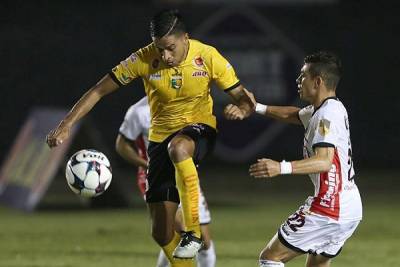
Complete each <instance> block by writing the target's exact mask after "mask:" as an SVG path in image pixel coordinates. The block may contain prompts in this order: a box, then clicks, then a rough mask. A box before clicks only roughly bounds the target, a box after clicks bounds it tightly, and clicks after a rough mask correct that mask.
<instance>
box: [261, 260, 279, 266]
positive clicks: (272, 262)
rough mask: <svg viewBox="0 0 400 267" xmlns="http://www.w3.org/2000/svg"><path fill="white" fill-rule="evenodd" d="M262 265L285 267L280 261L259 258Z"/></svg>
mask: <svg viewBox="0 0 400 267" xmlns="http://www.w3.org/2000/svg"><path fill="white" fill-rule="evenodd" d="M259 263H260V267H285V264H283V263H282V262H280V261H270V260H259Z"/></svg>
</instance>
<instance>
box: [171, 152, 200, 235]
mask: <svg viewBox="0 0 400 267" xmlns="http://www.w3.org/2000/svg"><path fill="white" fill-rule="evenodd" d="M174 166H175V177H176V187H177V188H178V192H179V198H180V199H181V205H182V215H183V221H184V223H185V231H193V233H194V235H195V236H196V237H198V238H200V237H201V232H200V221H199V195H200V185H199V177H198V174H197V169H196V166H195V165H194V162H193V159H192V158H188V159H185V160H183V161H181V162H178V163H174Z"/></svg>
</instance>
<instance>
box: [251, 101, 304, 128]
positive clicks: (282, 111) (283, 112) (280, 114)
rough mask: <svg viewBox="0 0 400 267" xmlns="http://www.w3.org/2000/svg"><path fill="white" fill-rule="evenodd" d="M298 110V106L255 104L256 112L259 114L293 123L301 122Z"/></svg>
mask: <svg viewBox="0 0 400 267" xmlns="http://www.w3.org/2000/svg"><path fill="white" fill-rule="evenodd" d="M299 111H300V108H298V107H292V106H269V105H268V106H267V105H263V104H259V103H257V106H256V112H257V113H259V114H261V115H264V116H267V117H270V118H273V119H275V120H278V121H283V122H287V123H293V124H301V121H300V119H299V115H298V114H299Z"/></svg>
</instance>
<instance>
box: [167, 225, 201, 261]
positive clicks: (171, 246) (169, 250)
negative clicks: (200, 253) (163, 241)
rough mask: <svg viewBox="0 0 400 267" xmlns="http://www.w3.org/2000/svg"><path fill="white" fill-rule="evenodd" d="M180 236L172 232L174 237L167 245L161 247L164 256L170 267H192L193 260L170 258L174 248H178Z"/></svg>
mask: <svg viewBox="0 0 400 267" xmlns="http://www.w3.org/2000/svg"><path fill="white" fill-rule="evenodd" d="M180 240H181V236H180V235H179V234H178V233H177V232H174V237H173V238H172V240H171V242H169V244H168V245H165V246H163V247H162V250H163V251H164V254H165V256H166V257H167V258H168V261H169V262H170V264H171V267H194V260H180V259H175V258H174V257H172V252H174V250H175V248H176V246H178V244H179V241H180Z"/></svg>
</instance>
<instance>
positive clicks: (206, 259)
mask: <svg viewBox="0 0 400 267" xmlns="http://www.w3.org/2000/svg"><path fill="white" fill-rule="evenodd" d="M149 129H150V106H149V104H148V101H147V97H143V98H142V99H140V100H139V101H138V102H137V103H136V104H134V105H132V106H131V107H130V108H129V109H128V111H127V112H126V114H125V117H124V121H123V123H122V124H121V127H120V128H119V134H118V136H117V140H116V143H115V148H116V150H117V152H118V154H119V155H120V156H121V157H122V158H124V159H125V160H126V161H128V162H129V163H131V164H133V165H135V166H136V167H137V168H138V170H137V175H136V181H137V185H138V187H139V190H140V192H141V194H142V196H143V198H144V199H145V198H146V194H145V193H146V170H147V164H148V156H147V147H148V145H149V139H148V137H149ZM199 220H200V230H201V237H202V239H203V247H202V249H201V250H200V251H199V253H198V254H197V267H214V266H215V262H216V254H215V248H214V244H213V241H212V239H211V234H210V231H209V227H208V225H209V224H210V223H211V215H210V211H209V209H208V205H207V201H206V199H205V197H204V194H203V192H202V191H201V189H200V195H199ZM182 223H183V220H182V213H181V211H180V209H178V212H177V215H176V228H177V231H178V232H179V231H181V230H183V229H184V227H183V226H182ZM168 266H169V262H168V258H167V257H166V256H165V253H164V252H163V251H162V250H161V251H160V254H159V257H158V261H157V267H168Z"/></svg>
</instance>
